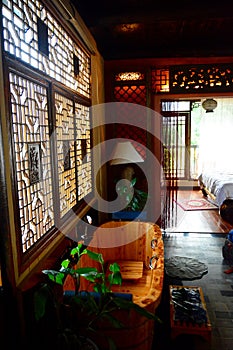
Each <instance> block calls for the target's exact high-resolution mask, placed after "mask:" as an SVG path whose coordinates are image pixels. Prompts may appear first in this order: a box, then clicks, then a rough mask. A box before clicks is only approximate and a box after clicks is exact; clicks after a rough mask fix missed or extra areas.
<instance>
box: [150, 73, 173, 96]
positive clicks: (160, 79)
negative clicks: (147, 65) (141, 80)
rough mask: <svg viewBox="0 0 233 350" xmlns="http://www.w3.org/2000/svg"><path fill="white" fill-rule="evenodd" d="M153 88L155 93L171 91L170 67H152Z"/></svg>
mask: <svg viewBox="0 0 233 350" xmlns="http://www.w3.org/2000/svg"><path fill="white" fill-rule="evenodd" d="M151 89H152V92H153V93H159V92H169V69H167V68H165V69H152V71H151Z"/></svg>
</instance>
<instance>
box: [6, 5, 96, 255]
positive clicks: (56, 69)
mask: <svg viewBox="0 0 233 350" xmlns="http://www.w3.org/2000/svg"><path fill="white" fill-rule="evenodd" d="M2 21H3V45H4V59H5V60H6V62H7V64H6V67H9V68H8V72H9V74H8V80H9V86H10V90H9V94H10V106H9V110H10V118H9V124H10V125H9V127H10V128H11V135H12V140H11V144H12V150H13V155H12V156H11V157H10V158H11V159H12V169H13V177H14V180H15V184H13V189H15V193H14V195H15V198H16V203H15V208H16V215H15V217H17V219H16V221H17V224H18V226H19V229H18V231H19V232H21V236H20V239H19V244H21V246H22V252H23V253H26V252H27V251H29V249H30V248H32V247H33V245H34V244H35V243H36V242H38V241H39V240H40V239H41V238H42V237H44V236H45V235H46V234H47V233H48V232H51V229H53V228H55V227H59V225H60V224H61V222H62V219H63V218H65V216H66V214H68V213H69V212H72V209H73V208H74V207H77V206H78V204H79V203H80V201H81V200H82V199H83V198H84V196H85V195H87V194H89V193H90V192H91V191H92V164H91V162H92V160H91V156H90V147H91V141H90V139H91V134H90V128H91V125H90V113H89V107H88V106H89V105H90V103H91V100H90V98H91V85H90V77H91V73H90V65H91V64H90V53H88V52H87V51H86V50H85V49H84V48H83V46H82V45H81V44H80V43H79V42H78V41H74V39H73V37H71V36H69V35H68V34H67V32H66V31H65V30H64V28H63V27H62V26H61V25H60V24H59V23H58V22H57V20H56V19H55V18H54V17H53V16H52V15H51V13H50V12H49V11H48V10H47V8H46V7H45V6H44V5H43V3H42V2H39V1H35V0H29V1H28V0H14V1H13V0H12V1H11V0H7V1H3V3H2ZM29 67H30V70H29V69H28V68H29ZM21 71H23V73H22V72H21ZM41 73H43V74H41ZM58 89H59V93H58V92H56V91H58ZM61 91H63V92H64V94H62V93H61ZM71 91H72V92H71ZM77 101H79V102H77ZM17 239H18V237H17ZM20 251H21V249H20Z"/></svg>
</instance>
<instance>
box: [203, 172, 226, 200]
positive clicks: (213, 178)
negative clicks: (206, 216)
mask: <svg viewBox="0 0 233 350" xmlns="http://www.w3.org/2000/svg"><path fill="white" fill-rule="evenodd" d="M198 180H199V184H200V185H202V184H203V185H204V186H205V187H206V188H207V189H208V191H210V192H211V193H212V194H213V195H214V196H215V200H214V203H215V204H217V205H218V206H219V207H220V206H221V204H222V203H223V202H224V200H225V199H233V172H231V173H226V172H216V171H214V172H209V173H203V174H201V175H200V176H199V177H198Z"/></svg>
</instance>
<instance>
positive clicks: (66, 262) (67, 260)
mask: <svg viewBox="0 0 233 350" xmlns="http://www.w3.org/2000/svg"><path fill="white" fill-rule="evenodd" d="M69 265H70V260H69V259H65V260H63V261H62V262H61V266H62V267H64V268H65V269H67V267H69Z"/></svg>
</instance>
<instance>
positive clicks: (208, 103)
mask: <svg viewBox="0 0 233 350" xmlns="http://www.w3.org/2000/svg"><path fill="white" fill-rule="evenodd" d="M202 107H203V108H204V109H205V110H206V113H211V112H213V111H214V109H215V108H216V107H217V101H215V100H214V99H213V98H207V99H206V100H205V101H204V102H203V103H202Z"/></svg>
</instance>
